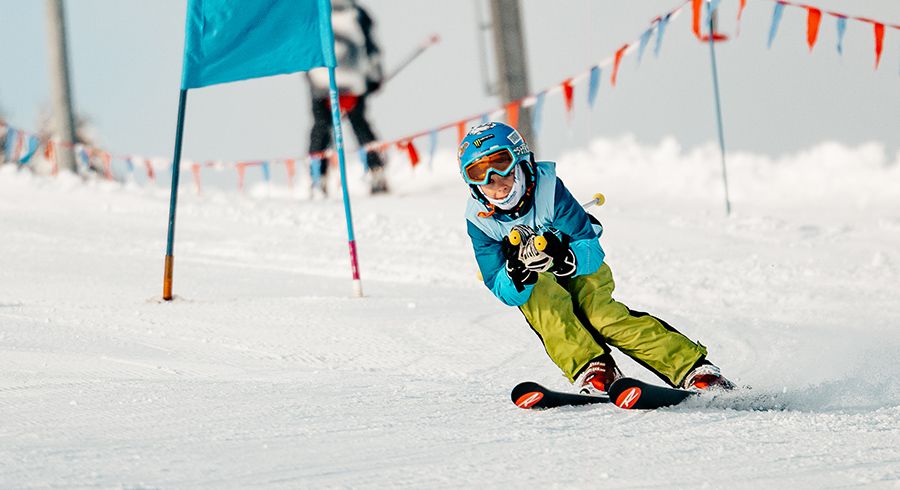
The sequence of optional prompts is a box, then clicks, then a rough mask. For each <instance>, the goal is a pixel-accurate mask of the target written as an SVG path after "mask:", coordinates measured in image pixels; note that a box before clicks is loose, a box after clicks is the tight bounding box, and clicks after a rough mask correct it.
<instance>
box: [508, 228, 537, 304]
mask: <svg viewBox="0 0 900 490" xmlns="http://www.w3.org/2000/svg"><path fill="white" fill-rule="evenodd" d="M500 249H501V250H502V251H503V257H504V258H506V273H507V274H508V275H509V278H510V279H512V282H513V286H515V287H516V291H519V292H520V293H521V292H522V291H524V290H525V286H527V285H530V284H534V283H536V282H537V279H538V275H537V272H535V271H532V270H528V269H526V268H525V264H523V263H522V261H521V260H519V246H517V245H513V244H512V243H510V242H509V237H503V242H502V243H501V244H500Z"/></svg>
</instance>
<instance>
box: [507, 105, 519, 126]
mask: <svg viewBox="0 0 900 490" xmlns="http://www.w3.org/2000/svg"><path fill="white" fill-rule="evenodd" d="M506 124H509V125H510V126H512V127H514V128H515V127H518V126H519V101H515V102H510V103H509V104H506Z"/></svg>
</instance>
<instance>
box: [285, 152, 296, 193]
mask: <svg viewBox="0 0 900 490" xmlns="http://www.w3.org/2000/svg"><path fill="white" fill-rule="evenodd" d="M284 167H285V170H287V175H288V188H289V189H293V188H294V175H295V174H296V173H297V172H296V169H297V161H296V160H294V159H293V158H288V159H287V160H285V161H284Z"/></svg>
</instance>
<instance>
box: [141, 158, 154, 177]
mask: <svg viewBox="0 0 900 490" xmlns="http://www.w3.org/2000/svg"><path fill="white" fill-rule="evenodd" d="M144 166H145V167H147V178H148V179H150V180H151V181H153V182H155V181H156V173H154V172H153V162H151V161H150V159H149V158H145V159H144Z"/></svg>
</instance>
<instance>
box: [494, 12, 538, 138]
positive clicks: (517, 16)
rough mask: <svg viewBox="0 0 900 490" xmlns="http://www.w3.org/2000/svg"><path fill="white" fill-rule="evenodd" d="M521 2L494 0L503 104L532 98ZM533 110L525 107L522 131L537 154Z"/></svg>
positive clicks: (496, 46) (496, 43) (520, 130)
mask: <svg viewBox="0 0 900 490" xmlns="http://www.w3.org/2000/svg"><path fill="white" fill-rule="evenodd" d="M519 9H520V5H519V0H491V17H492V19H493V26H494V47H495V48H496V53H497V70H498V71H499V75H498V77H497V82H498V85H499V89H500V97H501V98H502V99H503V103H504V104H505V103H508V102H512V101H514V100H519V99H522V98H524V97H526V96H528V95H529V91H530V89H529V86H528V85H529V84H528V56H527V55H526V53H525V37H524V36H523V34H522V15H521V13H520V11H519ZM530 114H531V111H530V110H528V109H526V108H524V107H523V108H522V110H521V115H520V116H519V124H518V126H519V127H518V128H516V129H518V130H519V132H520V133H522V136H523V137H524V138H525V140H526V141H528V146H529V147H531V151H537V150H536V148H537V135H536V134H534V131H532V128H531V117H530Z"/></svg>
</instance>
